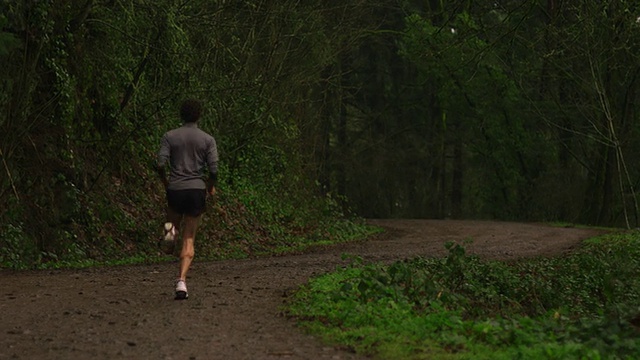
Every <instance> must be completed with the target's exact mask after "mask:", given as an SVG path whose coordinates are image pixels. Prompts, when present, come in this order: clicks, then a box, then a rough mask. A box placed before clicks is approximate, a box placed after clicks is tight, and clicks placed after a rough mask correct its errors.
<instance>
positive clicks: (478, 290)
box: [287, 232, 640, 359]
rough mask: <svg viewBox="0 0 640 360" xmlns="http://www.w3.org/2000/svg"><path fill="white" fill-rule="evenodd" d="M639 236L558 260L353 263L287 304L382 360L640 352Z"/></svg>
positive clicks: (327, 333) (317, 329) (612, 238)
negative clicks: (387, 264) (384, 264)
mask: <svg viewBox="0 0 640 360" xmlns="http://www.w3.org/2000/svg"><path fill="white" fill-rule="evenodd" d="M638 245H640V233H638V232H630V233H625V234H616V235H606V236H602V237H600V238H599V239H598V240H597V241H589V242H587V243H586V245H585V247H583V248H582V249H581V250H580V251H578V252H576V253H574V254H571V255H567V256H563V257H561V258H551V259H547V258H538V259H529V260H522V261H518V262H515V263H509V264H507V263H504V262H499V261H482V260H480V259H478V258H477V257H474V256H469V255H467V254H466V253H465V250H464V247H462V246H460V245H458V244H453V243H451V244H448V245H447V248H448V250H449V254H448V256H446V257H444V258H441V259H424V258H416V259H411V260H406V261H399V262H396V263H394V264H391V265H389V266H382V265H379V264H363V263H362V262H361V261H360V259H358V258H353V261H352V265H351V266H350V267H348V268H345V269H343V270H340V271H338V272H335V273H331V274H327V275H324V276H321V277H318V278H315V279H313V280H312V281H310V283H309V284H308V285H307V286H305V287H304V288H302V289H301V290H300V291H299V292H298V293H297V295H296V297H295V299H294V300H293V301H292V302H291V303H290V304H289V305H288V309H287V311H288V312H289V314H290V315H292V316H294V317H297V318H298V319H299V321H300V323H301V325H302V326H303V327H305V328H306V329H308V330H309V331H310V332H311V333H314V334H316V335H319V336H322V337H323V338H324V339H325V340H326V341H327V342H330V343H334V344H340V345H342V346H347V347H350V348H352V349H354V350H355V351H356V352H358V353H361V354H365V355H370V356H376V357H379V358H384V359H519V358H520V359H637V358H640V328H638V325H639V324H638V323H640V264H639V262H640V250H639V249H640V247H639V246H638Z"/></svg>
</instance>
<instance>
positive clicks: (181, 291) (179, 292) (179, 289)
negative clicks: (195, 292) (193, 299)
mask: <svg viewBox="0 0 640 360" xmlns="http://www.w3.org/2000/svg"><path fill="white" fill-rule="evenodd" d="M187 298H189V294H188V293H187V284H186V283H185V282H184V280H178V281H177V282H176V300H185V299H187Z"/></svg>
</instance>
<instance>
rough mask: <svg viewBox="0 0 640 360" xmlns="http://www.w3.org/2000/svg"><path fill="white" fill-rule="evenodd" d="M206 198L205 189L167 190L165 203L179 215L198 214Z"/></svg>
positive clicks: (201, 210) (202, 209)
mask: <svg viewBox="0 0 640 360" xmlns="http://www.w3.org/2000/svg"><path fill="white" fill-rule="evenodd" d="M206 198H207V191H206V190H205V189H185V190H167V203H168V204H169V207H170V208H171V210H173V211H175V212H177V213H178V214H180V215H188V216H193V217H196V216H200V214H202V213H203V212H204V209H205V203H206Z"/></svg>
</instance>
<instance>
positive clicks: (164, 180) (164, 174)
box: [156, 165, 169, 189]
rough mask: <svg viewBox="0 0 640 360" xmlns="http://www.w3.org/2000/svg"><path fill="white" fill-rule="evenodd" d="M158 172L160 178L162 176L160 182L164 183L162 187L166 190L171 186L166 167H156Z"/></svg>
mask: <svg viewBox="0 0 640 360" xmlns="http://www.w3.org/2000/svg"><path fill="white" fill-rule="evenodd" d="M156 171H157V172H158V176H160V181H162V185H164V188H165V189H166V188H167V187H168V186H169V180H168V179H167V170H166V169H165V168H164V166H161V165H158V166H157V167H156Z"/></svg>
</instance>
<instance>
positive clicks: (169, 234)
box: [160, 222, 176, 255]
mask: <svg viewBox="0 0 640 360" xmlns="http://www.w3.org/2000/svg"><path fill="white" fill-rule="evenodd" d="M175 240H176V227H175V226H173V223H171V222H166V223H164V236H163V237H162V240H160V249H161V250H162V251H163V252H164V253H165V254H167V255H171V254H173V252H174V250H175V247H176V241H175Z"/></svg>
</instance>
